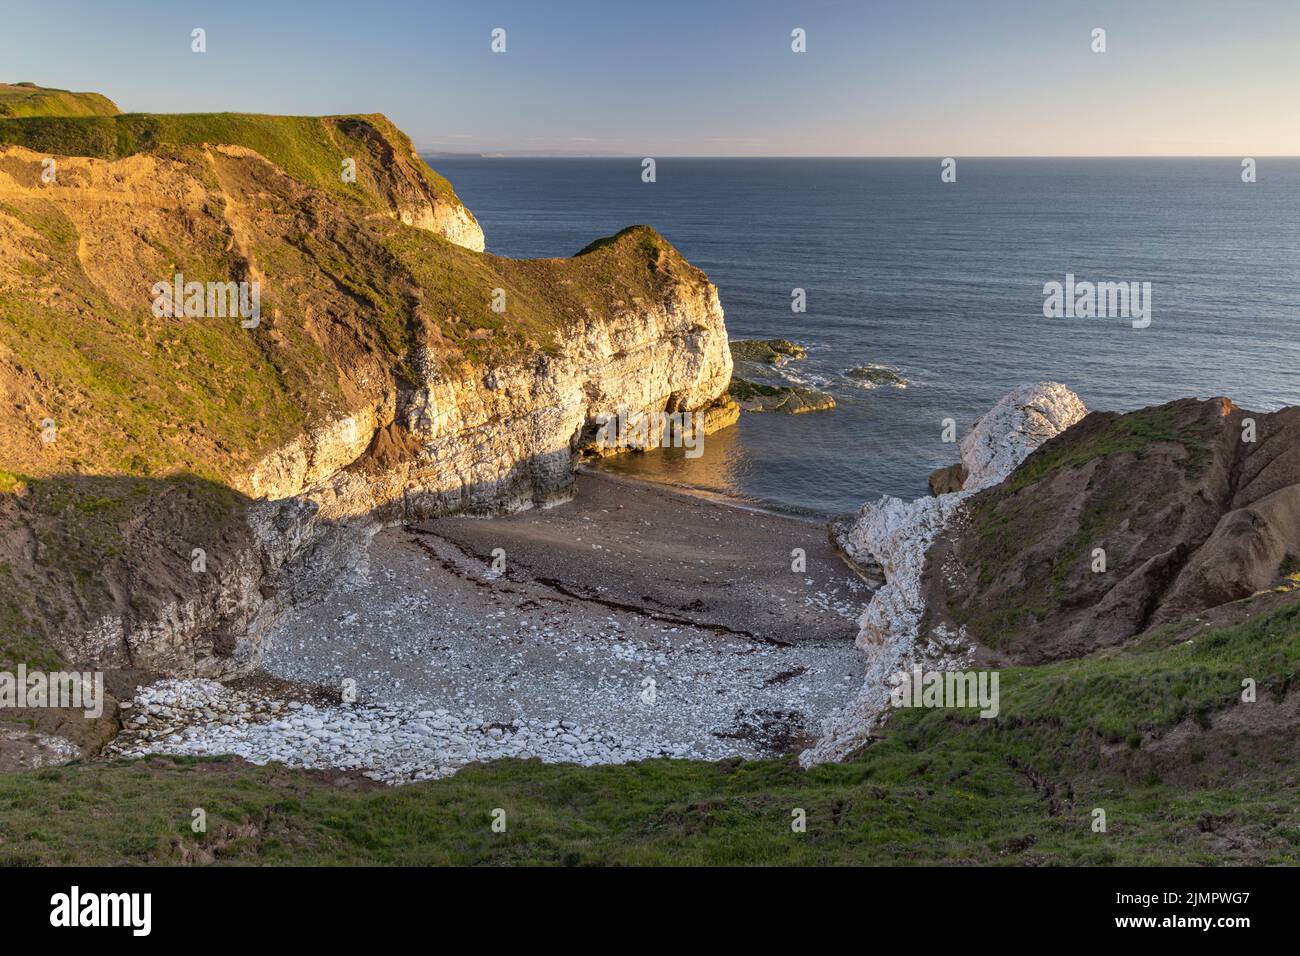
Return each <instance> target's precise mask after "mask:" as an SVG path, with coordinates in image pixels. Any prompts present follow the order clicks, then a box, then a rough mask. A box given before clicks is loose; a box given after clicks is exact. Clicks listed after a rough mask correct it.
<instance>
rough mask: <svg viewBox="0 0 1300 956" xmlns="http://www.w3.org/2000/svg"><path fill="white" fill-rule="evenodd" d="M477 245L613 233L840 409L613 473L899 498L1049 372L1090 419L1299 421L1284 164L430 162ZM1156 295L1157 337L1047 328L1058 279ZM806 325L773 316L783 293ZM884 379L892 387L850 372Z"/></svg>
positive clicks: (801, 504)
mask: <svg viewBox="0 0 1300 956" xmlns="http://www.w3.org/2000/svg"><path fill="white" fill-rule="evenodd" d="M431 163H432V165H433V166H434V167H435V168H436V169H438V170H439V171H440V172H442V173H443V174H444V175H446V176H447V177H448V178H449V179H450V180H451V181H452V183H453V184H454V186H455V187H456V190H457V192H458V193H459V194H460V196H461V198H462V199H463V200H464V202H465V203H466V205H468V206H469V207H470V208H471V209H472V210H473V211H474V213H475V215H476V216H477V217H478V219H479V221H480V222H481V223H482V225H483V229H484V231H485V233H486V234H487V246H488V251H490V252H493V253H496V254H498V255H503V256H510V257H539V256H568V255H572V254H573V253H574V252H576V251H577V250H578V249H580V248H582V247H583V246H584V245H586V244H587V243H588V242H590V241H591V240H592V239H594V238H596V237H599V236H603V235H608V234H610V233H613V232H616V231H617V230H619V229H621V228H622V227H624V226H626V225H629V224H632V223H638V222H642V223H648V224H649V225H652V226H654V227H655V228H656V229H658V230H659V231H660V232H661V233H662V234H663V235H664V236H666V237H667V238H668V239H669V240H670V241H671V242H672V243H673V244H674V245H675V246H676V247H677V248H678V249H679V250H680V251H681V252H682V253H683V254H684V255H685V256H686V257H687V258H688V259H690V261H691V262H693V263H695V264H696V265H698V266H699V267H700V268H702V269H704V270H705V271H706V272H707V273H708V275H709V277H710V278H711V279H712V280H713V282H714V283H715V284H716V285H717V286H718V291H719V295H720V296H721V300H722V305H723V308H724V310H725V311H726V321H727V329H728V331H729V333H730V335H731V337H732V338H757V337H763V338H767V337H775V336H779V337H784V338H789V339H793V340H795V341H798V342H801V343H803V344H804V345H806V346H807V347H808V353H809V354H808V359H807V360H806V361H803V362H798V363H791V364H790V365H789V366H788V367H787V369H786V371H787V372H788V373H789V374H791V375H792V376H795V377H797V378H798V379H799V380H802V381H803V382H805V383H806V384H811V385H814V386H816V387H818V388H820V389H822V390H824V391H828V392H830V393H831V394H833V395H834V396H835V398H836V401H837V402H838V407H837V408H836V409H835V410H833V411H829V412H820V413H814V414H806V415H799V416H787V415H774V414H747V415H745V416H743V418H742V421H741V424H740V426H739V427H738V428H733V429H727V430H725V431H723V432H720V433H718V434H716V435H712V436H709V438H708V439H707V440H706V442H705V454H704V456H703V457H702V458H699V459H696V460H693V461H691V460H687V459H685V458H684V457H683V456H682V455H681V454H680V453H679V452H676V453H675V452H671V451H668V452H655V453H651V454H648V455H644V456H625V457H624V458H622V459H619V460H617V462H616V463H615V464H613V465H611V466H610V467H614V468H617V469H619V470H624V471H631V472H633V473H637V474H640V475H642V476H643V477H647V478H653V479H656V480H660V481H668V482H673V483H679V484H684V485H690V486H696V487H701V488H707V489H709V490H713V491H718V492H723V493H726V494H730V495H734V496H737V497H741V498H745V499H749V500H752V501H756V502H761V503H764V504H767V505H771V506H777V507H780V508H785V509H793V510H800V511H808V512H811V513H815V514H820V515H829V514H836V513H840V512H844V511H848V510H852V509H854V508H856V507H857V506H858V505H860V504H861V503H862V502H863V501H865V500H867V499H869V498H872V497H874V496H876V495H878V494H881V493H888V494H896V495H902V496H908V497H910V496H915V495H920V494H924V493H925V491H926V484H925V479H926V476H927V475H928V474H929V473H930V471H931V470H933V469H934V468H936V467H939V466H942V465H946V464H949V463H951V462H952V461H954V460H956V450H955V448H954V447H953V446H952V445H946V444H944V443H943V442H942V441H941V422H942V420H943V419H944V418H948V417H951V418H953V419H955V420H956V421H957V422H958V423H959V425H960V426H961V427H963V428H964V427H965V426H967V425H969V423H970V422H972V421H973V420H974V419H975V418H977V417H978V416H979V415H980V414H981V413H982V412H984V411H985V410H987V408H988V407H989V406H990V405H991V404H992V403H993V402H994V401H996V400H997V398H999V397H1000V396H1001V395H1002V394H1004V393H1005V392H1006V391H1007V390H1008V389H1010V388H1012V387H1013V386H1015V385H1017V384H1020V383H1022V382H1032V381H1039V380H1043V379H1052V380H1056V381H1060V382H1064V383H1065V384H1066V385H1068V386H1070V387H1071V388H1073V389H1074V390H1075V391H1076V392H1078V393H1079V395H1080V396H1081V397H1082V398H1083V400H1084V401H1085V402H1086V403H1087V405H1088V407H1089V408H1093V409H1116V410H1127V409H1133V408H1139V407H1142V406H1144V405H1150V404H1153V403H1158V402H1164V401H1168V400H1170V399H1174V398H1180V397H1183V396H1188V395H1195V396H1200V397H1203V398H1205V397H1210V396H1215V395H1227V396H1229V397H1231V398H1232V399H1234V400H1235V401H1236V402H1237V403H1238V404H1240V405H1244V406H1246V407H1248V408H1253V409H1256V410H1261V411H1263V410H1271V409H1276V408H1278V407H1280V406H1282V405H1290V404H1300V343H1298V341H1297V330H1298V321H1300V160H1298V159H1294V158H1288V159H1269V158H1261V159H1259V160H1258V163H1259V166H1258V181H1257V182H1255V183H1253V184H1244V183H1242V182H1241V176H1240V174H1241V166H1240V160H1238V159H1231V158H1226V159H1215V158H1210V159H966V160H959V163H958V181H957V182H956V183H953V184H945V183H942V182H941V181H940V177H939V162H938V160H937V159H843V160H840V159H826V160H818V159H752V160H751V159H716V160H709V159H660V160H659V161H658V169H657V174H658V181H657V182H655V183H651V184H647V183H643V182H642V181H641V163H640V160H639V159H594V160H589V159H460V158H457V159H433V160H431ZM1067 272H1069V273H1073V274H1074V275H1075V276H1076V277H1077V278H1078V279H1086V280H1090V281H1144V282H1150V283H1151V284H1152V287H1153V296H1152V297H1153V312H1152V323H1151V326H1150V327H1149V328H1146V329H1141V330H1135V329H1134V328H1132V326H1131V323H1130V322H1129V321H1128V320H1126V319H1123V318H1072V319H1047V318H1044V317H1043V299H1044V296H1043V284H1044V283H1046V282H1049V281H1052V280H1056V281H1064V278H1065V274H1066V273H1067ZM796 287H797V288H802V289H805V290H806V293H807V312H805V313H802V314H796V313H794V312H792V311H791V290H792V289H794V288H796ZM868 364H879V365H884V366H887V367H888V368H891V369H894V370H896V371H897V372H898V373H899V374H900V375H902V376H903V377H904V378H905V379H906V380H907V383H908V384H907V387H906V388H897V387H890V386H880V387H875V388H866V387H863V385H862V383H860V382H857V381H855V380H854V379H852V378H849V377H846V376H845V375H844V372H845V371H847V370H849V369H851V368H854V367H858V366H863V365H868Z"/></svg>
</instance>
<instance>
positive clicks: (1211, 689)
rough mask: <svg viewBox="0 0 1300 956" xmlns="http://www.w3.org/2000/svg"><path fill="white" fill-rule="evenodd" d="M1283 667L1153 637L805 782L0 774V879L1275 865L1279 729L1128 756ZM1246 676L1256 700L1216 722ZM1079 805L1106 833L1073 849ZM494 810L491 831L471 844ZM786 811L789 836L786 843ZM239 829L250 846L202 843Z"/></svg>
mask: <svg viewBox="0 0 1300 956" xmlns="http://www.w3.org/2000/svg"><path fill="white" fill-rule="evenodd" d="M1298 668H1300V602H1297V603H1292V604H1290V605H1286V606H1283V607H1281V608H1279V609H1277V610H1274V611H1272V612H1270V613H1261V614H1259V615H1258V616H1256V617H1254V618H1251V619H1249V620H1247V621H1246V622H1244V623H1242V624H1239V625H1236V626H1233V627H1229V628H1223V629H1218V630H1215V631H1213V632H1210V633H1206V634H1204V635H1201V636H1199V637H1197V638H1196V639H1195V640H1193V641H1192V642H1191V643H1180V644H1176V645H1175V646H1173V647H1170V646H1169V635H1168V634H1163V633H1162V634H1153V635H1151V636H1150V637H1148V638H1147V639H1145V640H1144V641H1142V642H1140V643H1137V644H1135V645H1133V646H1130V647H1128V648H1125V649H1122V650H1118V651H1111V652H1109V653H1106V654H1101V655H1097V656H1094V657H1091V658H1087V659H1084V660H1078V661H1071V662H1068V663H1062V664H1054V665H1047V666H1043V667H1036V668H1016V669H1012V670H1005V671H1003V672H1002V674H1001V681H1002V682H1001V688H1000V689H1001V705H1002V713H1001V716H1000V717H999V718H998V719H996V720H981V719H979V718H978V717H976V716H974V715H973V713H971V712H957V711H951V710H949V711H940V710H928V711H897V712H895V714H894V716H893V718H892V719H891V720H890V722H889V723H888V724H887V725H886V728H885V731H884V735H883V737H882V739H880V740H879V741H878V742H876V743H874V744H873V745H871V746H870V747H869V748H867V749H866V750H865V751H864V752H862V753H861V754H859V755H858V756H857V757H856V758H854V759H852V760H850V761H848V762H846V763H844V764H840V765H829V766H823V767H819V768H816V769H814V770H811V771H802V770H800V769H799V768H798V767H797V766H796V765H795V764H794V763H793V762H792V761H789V760H763V761H741V760H727V761H721V762H718V763H700V762H690V761H670V760H652V761H646V762H643V763H638V764H631V765H626V766H615V767H593V768H580V767H576V766H573V765H543V764H540V763H538V762H536V761H517V760H506V761H499V762H496V763H493V764H490V765H476V766H473V767H470V768H467V769H465V770H463V771H461V772H460V773H458V774H457V775H455V776H454V777H451V778H449V779H446V780H441V781H436V782H431V783H425V784H415V785H409V786H405V787H400V788H396V789H385V790H378V791H357V790H347V789H341V788H339V787H336V786H332V785H330V784H328V783H324V782H320V781H318V780H316V779H315V778H314V777H312V776H311V775H309V774H305V773H302V772H296V771H288V770H285V769H283V768H277V767H266V768H250V767H246V766H243V765H241V764H238V763H236V762H233V761H227V760H210V761H197V760H194V759H179V758H178V759H170V758H168V759H158V758H156V759H152V760H149V761H134V762H129V763H115V764H91V765H84V764H83V765H71V766H66V767H60V768H54V769H46V770H41V771H38V772H35V773H25V774H9V775H5V776H0V821H3V822H2V823H0V862H3V863H9V864H22V863H142V862H143V863H148V862H168V861H169V860H172V859H174V857H173V856H172V854H171V850H170V846H171V843H172V841H174V840H181V841H184V842H185V843H186V844H187V845H193V844H196V843H207V845H208V846H209V847H212V848H213V849H214V851H215V853H216V858H217V860H218V861H219V862H224V863H269V864H290V863H296V864H362V863H379V864H429V863H476V864H484V863H486V864H506V863H523V864H664V865H680V864H898V865H909V864H926V863H944V864H952V863H958V864H960V863H984V864H1035V865H1039V864H1044V863H1047V864H1081V865H1108V864H1131V865H1155V864H1166V865H1181V864H1213V863H1264V864H1295V863H1297V862H1300V809H1298V808H1297V807H1296V805H1295V801H1294V799H1293V796H1292V788H1293V787H1294V781H1295V765H1296V763H1295V762H1296V744H1295V741H1294V739H1293V733H1292V732H1291V731H1288V730H1286V729H1280V730H1276V731H1274V732H1273V733H1271V734H1269V733H1262V734H1256V735H1254V736H1253V737H1252V736H1247V735H1234V734H1232V733H1230V732H1227V731H1213V732H1211V733H1208V734H1205V735H1204V737H1203V738H1201V739H1197V740H1193V741H1192V742H1191V743H1190V744H1189V746H1190V747H1191V748H1192V750H1191V751H1189V752H1187V753H1181V754H1179V755H1177V756H1176V758H1174V759H1168V758H1167V757H1162V755H1161V753H1160V751H1159V749H1158V748H1152V747H1151V745H1150V744H1149V740H1150V739H1151V737H1152V735H1153V734H1154V735H1157V736H1163V735H1165V734H1167V733H1168V732H1169V731H1170V730H1171V729H1173V728H1174V727H1175V726H1177V725H1178V724H1179V723H1180V722H1183V721H1186V720H1189V719H1190V720H1194V721H1199V722H1200V723H1201V724H1211V723H1212V722H1213V720H1214V718H1215V715H1217V714H1219V713H1222V712H1223V711H1225V710H1227V709H1229V708H1233V707H1236V708H1237V709H1238V710H1240V708H1242V707H1250V706H1259V707H1267V706H1269V705H1270V702H1271V701H1273V700H1274V699H1275V698H1276V696H1277V695H1279V694H1282V693H1286V692H1288V691H1290V692H1294V691H1293V690H1291V689H1292V688H1293V687H1294V684H1295V680H1296V677H1297V676H1298ZM1244 676H1252V677H1254V678H1255V679H1256V680H1257V681H1258V683H1259V688H1260V703H1258V704H1256V705H1249V704H1238V703H1237V701H1238V695H1239V693H1240V682H1241V679H1242V677H1244ZM1115 742H1119V745H1118V746H1114V743H1115ZM1197 748H1200V749H1199V751H1198V750H1197ZM1149 751H1150V752H1149ZM1198 753H1199V754H1200V756H1199V757H1198V756H1197V754H1198ZM195 807H202V808H204V809H205V810H206V812H207V814H208V819H209V828H208V834H207V835H206V836H204V837H198V836H196V835H195V834H193V833H192V832H191V831H190V820H191V811H192V809H193V808H195ZM1097 807H1100V808H1102V809H1104V810H1105V812H1106V817H1107V831H1106V832H1105V833H1095V832H1093V831H1092V828H1091V821H1092V811H1093V809H1094V808H1097ZM496 808H501V809H504V810H505V812H506V823H507V827H506V831H505V832H504V833H494V832H492V829H491V826H490V823H491V820H492V812H493V810H494V809H496ZM797 809H802V810H803V811H805V813H806V815H807V832H805V833H796V832H793V831H792V829H791V825H790V824H791V820H792V812H793V811H795V810H797ZM245 824H251V825H252V826H253V827H254V828H255V832H253V833H252V834H251V835H247V836H243V837H240V838H238V839H234V840H233V841H230V840H228V838H227V837H225V836H223V833H226V830H227V828H228V827H230V826H238V825H245ZM1225 832H1228V833H1230V834H1231V835H1232V839H1231V840H1225V839H1223V837H1222V834H1223V833H1225Z"/></svg>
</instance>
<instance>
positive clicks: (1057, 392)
mask: <svg viewBox="0 0 1300 956" xmlns="http://www.w3.org/2000/svg"><path fill="white" fill-rule="evenodd" d="M1087 414H1088V409H1087V408H1085V407H1084V404H1083V401H1082V400H1081V399H1080V398H1079V396H1078V395H1076V394H1074V392H1072V391H1070V390H1069V389H1068V388H1066V387H1065V386H1064V385H1062V384H1060V383H1059V382H1038V383H1036V384H1033V385H1021V386H1019V387H1017V388H1014V389H1012V390H1011V391H1010V392H1008V393H1007V394H1006V395H1004V396H1003V397H1002V398H1001V399H1000V400H999V401H998V403H997V404H996V405H994V406H993V407H992V408H991V409H989V410H988V412H987V413H986V414H984V415H983V416H982V417H981V418H980V419H979V421H977V422H976V423H975V424H974V426H973V427H972V428H971V430H970V432H969V433H967V434H966V435H965V437H963V438H962V440H961V441H960V442H959V443H958V448H959V449H960V451H961V463H962V464H963V465H965V466H966V471H967V477H966V482H965V484H963V485H962V489H961V490H962V491H964V492H971V491H981V490H983V489H984V488H990V487H992V486H993V485H996V484H999V483H1001V482H1002V481H1003V480H1004V479H1006V477H1007V476H1008V475H1010V474H1011V473H1012V472H1013V471H1015V470H1016V468H1017V466H1019V464H1020V463H1021V462H1022V461H1024V460H1025V459H1026V458H1027V457H1029V453H1030V452H1031V451H1033V450H1034V449H1035V448H1037V447H1038V446H1039V445H1041V444H1042V443H1043V442H1045V441H1047V440H1048V439H1049V438H1053V437H1055V436H1056V435H1059V434H1060V433H1061V432H1063V431H1065V430H1066V429H1067V428H1069V427H1070V426H1071V425H1073V424H1074V423H1075V422H1077V421H1079V420H1080V419H1081V418H1083V416H1084V415H1087Z"/></svg>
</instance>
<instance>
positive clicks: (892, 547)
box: [801, 382, 1087, 766]
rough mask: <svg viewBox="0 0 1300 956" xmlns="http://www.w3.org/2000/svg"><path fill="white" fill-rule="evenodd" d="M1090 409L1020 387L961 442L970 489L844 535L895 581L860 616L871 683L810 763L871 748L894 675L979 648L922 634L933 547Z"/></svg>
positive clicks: (879, 508)
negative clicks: (970, 502)
mask: <svg viewBox="0 0 1300 956" xmlns="http://www.w3.org/2000/svg"><path fill="white" fill-rule="evenodd" d="M1086 413H1087V409H1086V408H1085V407H1084V405H1083V402H1082V401H1080V399H1079V397H1078V396H1077V395H1075V394H1074V393H1073V392H1072V391H1070V390H1069V389H1068V388H1066V387H1065V386H1064V385H1061V384H1059V383H1056V382H1038V383H1037V384H1032V385H1022V386H1020V387H1018V388H1016V389H1013V390H1012V391H1011V392H1009V393H1008V394H1007V395H1005V396H1003V397H1002V398H1001V399H1000V400H999V401H998V402H997V404H995V405H994V406H993V408H991V409H990V410H989V411H988V412H987V413H986V414H984V415H983V416H981V417H980V419H979V420H978V421H977V422H975V424H974V425H973V426H972V427H971V429H970V430H969V431H968V432H967V433H966V434H965V435H964V436H963V437H962V438H961V441H960V442H959V445H958V447H959V448H960V451H961V464H962V466H963V469H964V471H965V474H966V478H965V483H964V484H963V486H962V488H961V490H960V491H955V492H951V493H948V494H941V495H938V496H935V497H929V498H917V499H916V500H914V501H903V500H902V499H901V498H895V497H892V496H890V495H885V496H883V497H881V498H880V500H878V501H874V502H868V503H867V504H865V505H863V506H862V508H861V510H860V511H859V512H858V515H857V517H856V519H855V520H854V521H852V522H851V523H849V524H848V525H847V526H842V527H839V528H837V529H835V535H836V540H837V543H838V544H839V546H840V548H841V549H842V550H843V551H844V553H845V554H846V555H848V556H849V557H850V558H851V559H852V560H854V561H857V562H858V563H860V564H863V565H866V566H869V567H874V568H878V569H879V570H880V571H881V572H883V576H884V579H885V583H884V584H883V585H882V586H881V587H880V589H879V590H877V591H876V593H875V594H873V595H872V597H871V601H870V602H869V603H868V605H867V608H866V610H865V611H863V613H862V617H861V618H859V620H858V626H859V631H858V639H857V643H858V646H859V647H860V648H862V650H863V651H864V652H866V653H867V655H868V657H869V663H868V669H867V675H866V679H865V680H864V682H863V685H862V688H861V690H860V691H859V692H858V693H857V695H856V696H855V697H854V698H853V700H852V701H851V702H850V703H849V705H848V706H847V707H846V708H845V710H844V712H843V713H842V714H840V715H839V716H837V717H835V718H833V719H832V720H831V721H829V722H828V724H827V725H826V726H825V727H823V728H822V736H821V738H820V739H819V740H818V741H817V743H816V745H815V746H813V747H812V748H810V749H809V750H807V751H805V752H804V754H803V755H802V758H801V759H802V762H803V763H804V765H805V766H808V765H812V764H815V763H821V762H824V761H826V760H836V759H840V758H842V757H845V756H847V755H848V754H849V753H851V752H852V751H854V750H856V749H857V748H859V747H861V746H862V745H863V744H864V743H866V742H867V740H868V739H869V736H870V733H871V730H872V728H873V727H874V726H875V725H876V723H877V721H878V720H879V719H880V717H881V715H882V714H883V713H884V712H885V710H886V708H887V706H888V703H889V690H890V686H891V685H890V683H889V677H890V676H891V675H892V674H895V673H897V672H898V671H901V670H906V669H907V668H910V667H911V666H912V665H913V664H914V663H923V665H924V666H925V667H927V668H930V669H936V670H938V669H945V668H949V667H952V666H955V665H957V664H960V663H961V662H962V661H963V660H964V659H965V657H966V655H968V654H969V652H970V649H971V643H972V642H971V640H970V638H969V637H968V636H967V635H965V634H964V633H963V632H961V631H960V630H959V629H948V628H944V627H935V628H929V629H927V631H926V632H925V633H924V634H923V633H922V618H923V615H924V614H925V611H926V601H925V593H924V588H923V575H924V573H925V571H926V559H927V556H928V555H929V553H930V549H931V545H933V543H934V541H935V539H936V538H937V537H938V536H939V534H940V533H941V532H942V531H943V530H944V528H945V527H946V526H947V524H948V523H949V522H950V521H951V520H952V519H953V516H954V515H955V514H957V512H958V510H959V509H960V508H961V507H962V505H963V504H965V502H966V500H967V499H968V498H969V497H970V496H972V495H974V494H976V493H977V492H979V491H981V490H983V489H984V488H988V487H990V486H992V485H996V484H997V483H999V482H1000V481H1002V480H1003V479H1005V478H1006V477H1007V476H1008V475H1009V474H1011V472H1012V471H1013V470H1014V469H1015V468H1016V467H1017V466H1018V465H1019V464H1020V463H1021V462H1022V461H1024V459H1025V458H1026V456H1028V455H1029V454H1030V452H1032V451H1033V450H1034V449H1035V448H1037V447H1038V446H1039V445H1041V444H1042V443H1043V442H1044V441H1046V440H1047V439H1049V438H1051V437H1053V436H1054V435H1056V434H1059V433H1060V432H1061V431H1063V430H1065V429H1066V428H1068V427H1070V426H1071V425H1073V424H1074V423H1075V422H1077V421H1079V420H1080V419H1082V418H1083V416H1084V415H1085V414H1086Z"/></svg>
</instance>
